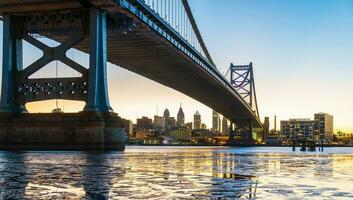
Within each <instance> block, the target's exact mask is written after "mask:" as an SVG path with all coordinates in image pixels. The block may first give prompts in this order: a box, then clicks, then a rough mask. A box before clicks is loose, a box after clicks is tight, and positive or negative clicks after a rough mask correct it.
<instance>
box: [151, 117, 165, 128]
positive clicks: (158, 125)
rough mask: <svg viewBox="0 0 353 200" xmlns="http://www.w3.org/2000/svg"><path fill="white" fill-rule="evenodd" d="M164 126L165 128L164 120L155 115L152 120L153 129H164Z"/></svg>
mask: <svg viewBox="0 0 353 200" xmlns="http://www.w3.org/2000/svg"><path fill="white" fill-rule="evenodd" d="M164 126H165V118H164V117H161V116H157V115H155V116H154V119H153V127H155V128H164Z"/></svg>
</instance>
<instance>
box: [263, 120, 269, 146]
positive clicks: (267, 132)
mask: <svg viewBox="0 0 353 200" xmlns="http://www.w3.org/2000/svg"><path fill="white" fill-rule="evenodd" d="M263 127H264V137H263V140H264V142H266V140H267V138H268V135H269V134H270V118H269V117H265V120H264V123H263Z"/></svg>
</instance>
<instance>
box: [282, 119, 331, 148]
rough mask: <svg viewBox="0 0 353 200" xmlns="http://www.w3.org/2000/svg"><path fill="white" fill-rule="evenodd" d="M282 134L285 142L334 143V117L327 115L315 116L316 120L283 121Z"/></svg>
mask: <svg viewBox="0 0 353 200" xmlns="http://www.w3.org/2000/svg"><path fill="white" fill-rule="evenodd" d="M281 134H282V138H283V139H284V140H292V139H293V136H294V137H295V139H306V140H313V141H315V142H321V140H323V141H324V142H325V143H331V142H332V141H333V116H332V115H330V114H327V113H316V114H314V120H311V119H308V118H304V119H289V120H282V121H281Z"/></svg>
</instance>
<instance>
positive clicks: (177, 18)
mask: <svg viewBox="0 0 353 200" xmlns="http://www.w3.org/2000/svg"><path fill="white" fill-rule="evenodd" d="M0 14H1V16H2V18H3V27H4V28H3V30H4V31H3V41H4V42H3V69H2V88H1V102H0V111H1V113H2V116H5V117H1V116H0V118H1V119H0V133H2V132H4V133H6V134H7V135H6V138H7V140H9V139H8V137H10V136H8V135H9V134H8V131H9V130H10V129H11V128H10V127H9V126H10V125H7V126H5V125H4V124H6V123H7V124H11V123H12V124H13V123H17V122H18V121H21V120H23V117H22V118H21V119H18V118H16V117H13V116H14V115H13V114H17V115H16V116H18V114H19V113H22V115H23V116H26V117H25V118H26V120H27V121H26V120H25V121H26V122H27V124H28V123H29V122H31V123H32V119H33V118H36V119H35V120H37V121H38V119H37V118H39V121H40V122H42V121H43V118H50V117H51V116H55V120H56V121H57V120H59V121H60V120H62V121H64V122H65V127H69V126H70V125H69V124H70V123H69V122H70V121H72V120H75V119H76V120H77V119H79V120H81V118H82V119H83V121H85V120H86V122H87V123H83V124H80V125H77V126H75V128H77V127H79V130H80V131H81V132H82V130H85V131H86V134H87V130H86V128H87V127H89V125H87V124H88V122H90V123H91V122H92V120H93V122H94V120H96V118H94V119H92V117H88V116H92V114H87V113H95V114H94V115H95V116H104V117H103V118H99V117H98V118H99V120H98V121H99V122H102V121H103V122H104V123H103V125H100V128H103V129H102V134H103V136H102V135H101V136H97V137H103V138H105V139H103V140H112V138H113V139H114V138H120V139H118V140H119V141H118V142H121V141H120V140H122V139H121V137H120V136H121V135H120V136H119V134H120V133H119V134H118V133H115V132H114V128H117V127H112V125H111V124H112V123H113V122H114V120H119V119H117V117H116V116H115V115H114V116H115V117H113V118H114V119H111V118H112V113H113V110H112V108H111V107H110V102H109V98H108V90H107V87H108V82H107V62H110V63H112V64H114V65H117V66H120V67H123V68H125V69H127V70H130V71H132V72H135V73H137V74H140V75H142V76H144V77H146V78H149V79H151V80H154V81H156V82H158V83H161V84H163V85H165V86H167V87H170V88H173V89H175V90H177V91H180V92H181V93H184V94H186V95H188V96H190V97H192V98H194V99H196V100H198V101H200V102H201V103H203V104H205V105H207V106H209V107H210V108H212V109H214V110H216V111H217V112H219V113H220V114H222V115H223V116H225V117H226V118H227V119H229V120H230V121H231V125H232V132H233V133H234V134H233V135H231V137H230V138H231V140H232V141H233V142H234V141H235V140H236V139H239V137H236V133H241V132H242V133H243V134H240V137H243V138H244V137H245V138H246V139H249V140H251V137H252V136H251V135H252V128H253V127H262V123H261V122H260V118H259V114H258V108H257V102H256V93H255V84H254V76H253V69H252V64H251V63H250V64H249V65H244V66H235V65H231V67H230V71H231V73H230V74H231V78H230V80H228V79H227V78H226V77H225V76H224V75H222V74H221V73H220V72H219V70H218V69H217V66H216V65H215V63H214V62H213V60H212V56H211V55H210V52H209V51H208V49H207V47H206V44H205V42H204V40H203V39H202V37H201V33H200V30H199V29H198V27H197V24H196V20H195V19H194V16H193V14H192V12H191V8H190V5H189V3H188V1H187V0H168V1H167V0H76V1H74V0H72V1H68V0H31V1H28V0H3V1H1V2H0ZM37 37H46V38H50V39H53V40H55V41H57V42H59V43H60V45H58V46H56V47H50V46H48V45H47V44H45V43H44V42H42V41H40V40H38V39H37ZM23 40H25V41H26V42H28V43H30V44H32V45H33V46H35V47H37V48H38V49H40V50H42V52H43V56H42V57H41V58H39V59H38V60H36V61H35V62H34V63H32V64H30V65H29V66H27V67H24V66H23V64H22V56H23V55H22V54H23V52H22V41H23ZM72 48H75V49H77V50H79V51H82V52H84V53H87V54H88V55H89V67H88V68H86V67H84V66H82V64H80V63H77V62H75V61H73V60H72V59H70V58H69V57H68V56H67V55H66V52H67V51H68V50H69V49H72ZM220 51H221V50H220ZM52 61H60V62H62V63H64V64H65V65H67V66H69V67H70V68H72V69H73V70H75V71H77V72H78V73H80V75H81V76H80V77H65V78H31V76H32V75H33V74H34V73H36V72H37V71H38V70H40V69H41V68H43V67H44V66H46V65H47V64H48V63H50V62H52ZM50 99H66V100H78V101H83V102H85V103H86V105H85V107H84V110H83V111H84V112H82V113H86V114H80V116H79V117H77V116H76V115H75V116H69V115H66V116H65V115H60V116H61V117H60V116H59V117H58V115H55V114H47V115H45V116H44V117H38V116H35V117H33V115H32V116H31V115H29V114H27V115H26V114H25V113H26V108H25V105H26V103H28V102H34V101H42V100H50ZM106 113H110V114H108V115H107V114H106ZM81 115H83V117H82V116H81ZM9 116H10V117H9ZM62 116H64V117H62ZM80 117H81V118H80ZM14 118H16V120H14ZM9 119H10V121H11V123H8V121H6V120H9ZM55 120H52V121H53V122H52V124H55V122H54V121H55ZM44 121H45V120H44ZM49 121H50V120H49ZM81 121H82V120H81ZM46 123H49V122H46ZM25 126H26V125H24V127H25ZM38 126H40V125H38ZM3 127H5V129H6V131H2V130H5V129H4V128H3ZM107 127H108V128H112V129H109V130H110V132H109V134H107V133H106V130H107ZM75 130H76V129H75ZM79 130H76V132H75V134H77V136H76V137H86V136H82V135H81V136H80V133H78V132H80V131H79ZM99 130H101V129H99ZM11 131H13V130H12V129H11ZM18 134H21V133H18ZM115 134H118V136H119V137H117V135H115ZM107 135H109V138H108V139H107V138H106V137H107ZM244 135H245V136H244ZM86 138H87V137H86ZM92 138H93V137H92ZM0 140H1V137H0ZM44 142H45V141H44ZM78 143H80V142H78Z"/></svg>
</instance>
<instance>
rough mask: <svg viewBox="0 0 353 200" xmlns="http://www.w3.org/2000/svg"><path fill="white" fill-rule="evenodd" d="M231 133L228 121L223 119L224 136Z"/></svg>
mask: <svg viewBox="0 0 353 200" xmlns="http://www.w3.org/2000/svg"><path fill="white" fill-rule="evenodd" d="M228 133H229V126H228V120H227V119H226V118H225V117H223V119H222V134H224V135H227V134H228Z"/></svg>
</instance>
